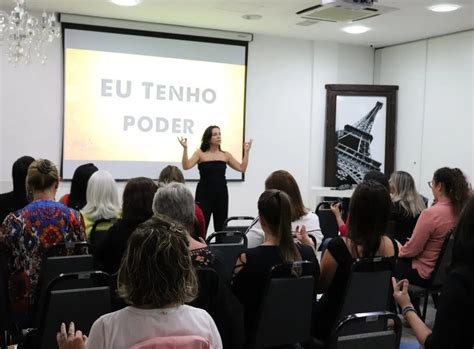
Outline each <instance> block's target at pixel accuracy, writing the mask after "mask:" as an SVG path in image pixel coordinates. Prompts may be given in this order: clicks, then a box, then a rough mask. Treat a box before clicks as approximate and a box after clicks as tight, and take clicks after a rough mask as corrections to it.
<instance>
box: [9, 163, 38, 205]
mask: <svg viewBox="0 0 474 349" xmlns="http://www.w3.org/2000/svg"><path fill="white" fill-rule="evenodd" d="M33 161H35V159H34V158H32V157H31V156H22V157H21V158H19V159H17V160H16V161H15V162H14V163H13V166H12V179H13V192H14V193H15V200H17V203H18V204H20V205H21V204H22V205H23V206H26V204H28V196H27V192H26V175H27V173H28V167H29V166H30V165H31V163H32V162H33Z"/></svg>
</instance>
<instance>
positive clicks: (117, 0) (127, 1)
mask: <svg viewBox="0 0 474 349" xmlns="http://www.w3.org/2000/svg"><path fill="white" fill-rule="evenodd" d="M110 1H112V2H113V3H114V4H115V5H119V6H137V5H138V4H139V2H140V0H110Z"/></svg>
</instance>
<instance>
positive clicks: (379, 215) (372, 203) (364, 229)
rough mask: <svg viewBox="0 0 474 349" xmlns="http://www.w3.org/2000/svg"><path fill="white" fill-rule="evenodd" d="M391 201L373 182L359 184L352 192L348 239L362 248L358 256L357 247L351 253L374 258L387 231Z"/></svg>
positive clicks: (385, 191)
mask: <svg viewBox="0 0 474 349" xmlns="http://www.w3.org/2000/svg"><path fill="white" fill-rule="evenodd" d="M390 209H391V200H390V194H389V193H388V190H387V188H385V187H384V186H383V185H381V184H380V183H378V182H375V181H372V180H370V181H365V182H362V183H360V184H359V185H358V186H357V188H356V189H355V190H354V193H353V194H352V197H351V203H350V206H349V215H350V217H351V218H350V220H349V238H350V239H351V240H352V241H353V242H354V244H355V245H359V246H362V255H361V256H359V253H358V251H357V246H353V250H352V251H353V253H354V255H356V256H358V257H363V258H368V257H374V256H375V254H376V252H377V250H378V249H379V246H380V241H381V239H382V236H383V235H384V233H385V230H386V229H387V224H388V220H389V217H390Z"/></svg>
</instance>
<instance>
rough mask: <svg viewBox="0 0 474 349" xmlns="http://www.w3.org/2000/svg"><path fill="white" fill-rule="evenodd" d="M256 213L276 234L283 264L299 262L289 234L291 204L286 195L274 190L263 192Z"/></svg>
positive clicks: (299, 256) (297, 252)
mask: <svg viewBox="0 0 474 349" xmlns="http://www.w3.org/2000/svg"><path fill="white" fill-rule="evenodd" d="M258 213H259V215H260V216H262V217H263V218H264V219H265V221H266V222H267V224H268V226H269V228H270V230H271V231H272V233H273V234H276V238H277V241H278V246H279V247H280V251H281V255H282V258H283V261H284V262H294V261H299V260H301V255H300V253H299V251H298V249H297V248H296V245H295V243H294V241H293V235H292V233H291V203H290V198H289V197H288V195H287V194H286V193H285V192H283V191H281V190H276V189H268V190H265V191H264V192H263V193H262V195H260V198H259V199H258Z"/></svg>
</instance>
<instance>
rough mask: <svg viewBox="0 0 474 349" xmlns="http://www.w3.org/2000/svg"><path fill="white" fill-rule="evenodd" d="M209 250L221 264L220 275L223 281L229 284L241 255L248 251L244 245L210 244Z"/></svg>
mask: <svg viewBox="0 0 474 349" xmlns="http://www.w3.org/2000/svg"><path fill="white" fill-rule="evenodd" d="M209 249H210V250H211V251H212V253H214V255H215V256H216V259H217V260H218V261H219V262H220V264H221V268H219V273H220V275H221V276H222V277H223V281H224V282H226V283H229V282H230V280H231V279H232V275H233V274H234V267H235V264H236V262H237V258H238V257H239V255H240V254H241V253H242V252H244V251H245V250H247V247H246V246H245V245H244V244H210V245H209Z"/></svg>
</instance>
